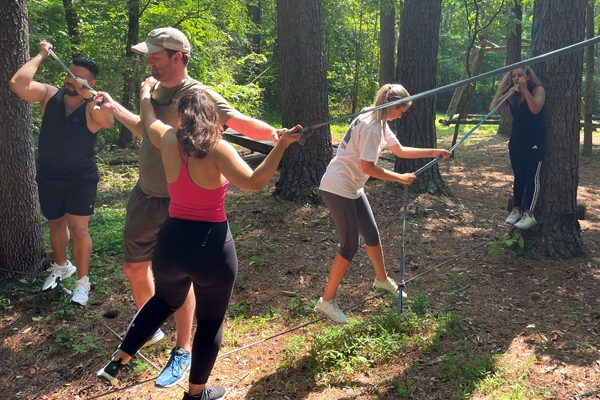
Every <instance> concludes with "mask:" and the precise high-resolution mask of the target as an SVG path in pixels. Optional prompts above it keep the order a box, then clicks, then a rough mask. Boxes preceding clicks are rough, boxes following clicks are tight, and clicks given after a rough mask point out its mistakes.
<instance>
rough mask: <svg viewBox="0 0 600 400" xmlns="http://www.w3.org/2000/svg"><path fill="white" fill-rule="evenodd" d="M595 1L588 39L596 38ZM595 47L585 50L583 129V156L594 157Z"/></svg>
mask: <svg viewBox="0 0 600 400" xmlns="http://www.w3.org/2000/svg"><path fill="white" fill-rule="evenodd" d="M595 3H596V1H595V0H588V4H587V11H586V27H585V29H586V32H587V34H586V38H587V39H591V38H593V37H594V5H595ZM594 47H595V46H592V47H588V48H587V49H586V50H585V64H586V71H585V112H584V120H585V126H584V128H583V153H582V154H583V155H584V156H591V155H592V134H593V133H594V128H593V126H592V113H593V106H594Z"/></svg>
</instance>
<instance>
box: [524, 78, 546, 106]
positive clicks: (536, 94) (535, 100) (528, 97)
mask: <svg viewBox="0 0 600 400" xmlns="http://www.w3.org/2000/svg"><path fill="white" fill-rule="evenodd" d="M519 83H521V85H520V87H519V88H521V90H520V91H521V92H522V93H523V96H524V97H525V101H527V105H528V106H529V110H531V113H532V114H534V115H536V114H539V113H540V111H542V108H543V107H544V103H545V102H546V90H545V89H544V88H543V87H541V86H536V87H535V88H533V93H530V92H529V88H528V87H527V81H526V80H525V79H523V78H521V79H520V80H519Z"/></svg>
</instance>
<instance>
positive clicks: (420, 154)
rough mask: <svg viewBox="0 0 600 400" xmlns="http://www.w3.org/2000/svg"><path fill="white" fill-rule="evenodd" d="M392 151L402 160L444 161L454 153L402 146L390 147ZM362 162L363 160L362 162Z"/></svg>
mask: <svg viewBox="0 0 600 400" xmlns="http://www.w3.org/2000/svg"><path fill="white" fill-rule="evenodd" d="M389 149H390V151H391V152H392V153H394V154H395V155H396V156H397V157H400V158H428V157H433V158H437V157H439V156H442V157H443V158H444V160H447V159H448V158H450V156H451V155H452V153H450V152H449V151H448V150H443V149H417V148H415V147H404V146H402V145H401V144H396V145H394V146H390V147H389ZM361 162H362V160H361Z"/></svg>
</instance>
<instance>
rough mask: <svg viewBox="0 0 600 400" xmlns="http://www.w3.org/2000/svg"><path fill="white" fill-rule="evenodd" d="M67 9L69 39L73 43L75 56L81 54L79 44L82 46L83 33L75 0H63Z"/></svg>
mask: <svg viewBox="0 0 600 400" xmlns="http://www.w3.org/2000/svg"><path fill="white" fill-rule="evenodd" d="M62 2H63V7H64V9H65V19H66V20H67V28H68V29H69V40H70V41H71V44H72V45H73V49H72V51H71V52H72V54H73V56H74V57H77V56H79V55H81V53H80V52H79V46H81V35H80V34H79V23H78V21H79V18H78V17H77V11H75V5H74V4H73V0H62Z"/></svg>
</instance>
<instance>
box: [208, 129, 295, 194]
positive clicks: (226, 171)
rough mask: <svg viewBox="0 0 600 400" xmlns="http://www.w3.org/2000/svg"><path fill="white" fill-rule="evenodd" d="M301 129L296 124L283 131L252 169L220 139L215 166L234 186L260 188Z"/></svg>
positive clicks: (272, 173) (273, 173) (273, 171)
mask: <svg viewBox="0 0 600 400" xmlns="http://www.w3.org/2000/svg"><path fill="white" fill-rule="evenodd" d="M301 129H302V127H301V126H300V125H296V126H295V127H294V128H293V129H291V130H288V131H285V133H284V134H283V136H282V137H281V140H280V141H279V142H278V143H277V145H275V148H273V150H271V152H270V153H269V155H267V157H266V158H265V159H264V160H263V162H262V163H261V164H260V165H259V166H258V167H256V169H255V170H254V171H252V169H251V168H250V167H249V166H248V164H246V163H245V162H244V160H242V158H241V157H240V156H239V154H238V153H237V151H235V150H234V148H233V147H232V146H231V145H230V144H229V143H227V142H225V141H221V142H220V143H219V144H218V145H217V147H216V149H215V150H216V151H217V152H218V157H217V166H218V168H219V171H221V173H222V174H223V176H225V178H227V179H228V180H229V181H230V182H231V183H232V184H234V185H235V186H237V187H239V188H241V189H244V190H254V191H257V190H262V189H263V188H264V187H265V185H266V184H267V183H268V182H269V181H270V180H271V178H272V177H273V175H275V172H276V171H277V166H278V165H279V161H281V157H282V156H283V153H284V151H285V149H287V148H288V146H289V145H290V144H292V143H293V142H296V141H298V139H300V136H301V133H300V132H299V131H300V130H301Z"/></svg>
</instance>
